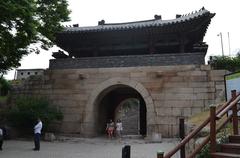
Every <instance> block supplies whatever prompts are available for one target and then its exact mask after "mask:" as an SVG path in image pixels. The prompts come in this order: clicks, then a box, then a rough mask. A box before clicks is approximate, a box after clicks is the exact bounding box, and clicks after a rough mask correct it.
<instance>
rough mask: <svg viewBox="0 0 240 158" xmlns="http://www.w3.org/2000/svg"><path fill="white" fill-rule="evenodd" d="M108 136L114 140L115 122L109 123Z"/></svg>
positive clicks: (110, 121)
mask: <svg viewBox="0 0 240 158" xmlns="http://www.w3.org/2000/svg"><path fill="white" fill-rule="evenodd" d="M106 130H107V134H108V138H110V139H112V138H113V132H114V122H113V121H112V120H111V119H110V120H109V123H107V127H106Z"/></svg>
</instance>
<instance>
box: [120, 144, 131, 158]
mask: <svg viewBox="0 0 240 158" xmlns="http://www.w3.org/2000/svg"><path fill="white" fill-rule="evenodd" d="M122 158H131V146H130V145H125V146H124V147H123V148H122Z"/></svg>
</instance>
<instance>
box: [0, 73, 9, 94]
mask: <svg viewBox="0 0 240 158" xmlns="http://www.w3.org/2000/svg"><path fill="white" fill-rule="evenodd" d="M9 90H10V83H9V82H8V81H7V80H6V79H5V78H3V77H2V78H0V96H6V95H7V94H8V91H9Z"/></svg>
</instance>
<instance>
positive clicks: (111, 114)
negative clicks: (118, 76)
mask: <svg viewBox="0 0 240 158" xmlns="http://www.w3.org/2000/svg"><path fill="white" fill-rule="evenodd" d="M96 104H97V111H96V127H97V133H98V134H99V135H102V134H105V133H106V124H107V122H108V121H109V120H110V119H112V120H114V121H116V119H121V120H122V123H123V134H124V135H143V136H145V135H146V133H147V119H146V115H147V114H146V113H147V109H146V104H145V101H144V99H143V97H142V96H141V95H140V94H139V93H138V92H137V91H136V90H135V89H133V88H131V87H129V86H125V85H115V86H112V87H109V88H107V89H106V90H104V91H103V92H102V93H101V94H100V95H99V97H98V101H97V103H96Z"/></svg>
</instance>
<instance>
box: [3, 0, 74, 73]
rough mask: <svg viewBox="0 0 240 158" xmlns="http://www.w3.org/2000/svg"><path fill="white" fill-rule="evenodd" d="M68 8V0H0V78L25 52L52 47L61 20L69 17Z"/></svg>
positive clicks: (60, 27)
mask: <svg viewBox="0 0 240 158" xmlns="http://www.w3.org/2000/svg"><path fill="white" fill-rule="evenodd" d="M67 7H68V3H67V0H1V1H0V77H1V76H2V75H3V74H4V73H6V71H7V70H10V69H11V68H15V67H18V66H20V63H19V61H20V60H21V58H22V57H23V56H24V55H27V54H29V53H31V52H35V53H39V50H40V48H43V49H45V50H47V49H49V48H50V47H52V46H53V44H54V41H55V34H56V33H57V32H59V31H61V30H62V28H63V27H62V25H61V23H62V22H65V21H69V20H70V19H69V14H70V11H69V10H68V8H67ZM36 44H37V45H38V47H37V46H36Z"/></svg>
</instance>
